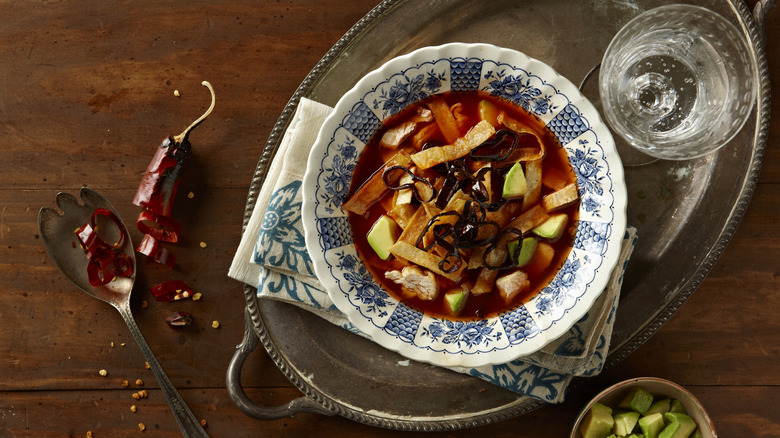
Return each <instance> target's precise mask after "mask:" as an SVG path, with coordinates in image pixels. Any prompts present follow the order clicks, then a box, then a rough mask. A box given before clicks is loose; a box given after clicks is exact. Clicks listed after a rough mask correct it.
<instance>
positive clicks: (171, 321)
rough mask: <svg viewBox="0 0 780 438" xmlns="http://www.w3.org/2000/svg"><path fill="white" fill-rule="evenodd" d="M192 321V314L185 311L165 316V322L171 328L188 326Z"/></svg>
mask: <svg viewBox="0 0 780 438" xmlns="http://www.w3.org/2000/svg"><path fill="white" fill-rule="evenodd" d="M193 321H194V319H193V318H192V315H190V314H189V313H187V312H175V313H173V314H172V315H171V316H169V317H167V318H165V322H166V323H167V324H168V325H169V326H170V327H172V328H181V327H188V326H190V325H192V322H193Z"/></svg>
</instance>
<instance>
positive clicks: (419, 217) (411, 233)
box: [398, 207, 433, 245]
mask: <svg viewBox="0 0 780 438" xmlns="http://www.w3.org/2000/svg"><path fill="white" fill-rule="evenodd" d="M431 217H433V216H429V215H428V211H427V210H426V209H425V208H423V207H417V210H416V211H415V212H414V214H413V215H412V217H411V218H410V219H409V223H407V224H406V228H404V230H403V231H402V232H401V235H400V236H398V241H399V242H400V241H404V242H406V243H409V244H411V245H414V244H415V243H417V238H419V237H420V234H422V232H423V230H425V227H426V226H427V225H428V222H430V220H431Z"/></svg>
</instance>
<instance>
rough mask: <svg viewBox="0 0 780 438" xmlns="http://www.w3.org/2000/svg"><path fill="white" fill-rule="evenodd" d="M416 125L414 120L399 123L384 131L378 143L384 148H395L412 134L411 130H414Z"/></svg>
mask: <svg viewBox="0 0 780 438" xmlns="http://www.w3.org/2000/svg"><path fill="white" fill-rule="evenodd" d="M416 127H417V123H416V122H415V121H414V120H410V121H408V122H405V123H401V124H400V125H398V126H396V127H395V128H393V129H390V130H388V131H387V132H385V135H383V136H382V140H380V141H379V145H380V146H382V147H384V148H390V149H395V148H397V147H398V146H400V145H401V143H403V142H404V140H406V138H407V137H409V136H410V135H412V132H414V129H415V128H416Z"/></svg>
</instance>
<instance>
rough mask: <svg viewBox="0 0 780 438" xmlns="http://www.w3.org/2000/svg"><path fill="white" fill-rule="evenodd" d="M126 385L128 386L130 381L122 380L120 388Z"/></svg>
mask: <svg viewBox="0 0 780 438" xmlns="http://www.w3.org/2000/svg"><path fill="white" fill-rule="evenodd" d="M128 386H130V382H128V381H127V380H122V388H127V387H128Z"/></svg>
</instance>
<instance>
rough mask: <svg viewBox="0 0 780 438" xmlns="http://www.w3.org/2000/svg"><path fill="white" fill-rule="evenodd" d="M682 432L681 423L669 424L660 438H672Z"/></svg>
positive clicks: (660, 434) (662, 430)
mask: <svg viewBox="0 0 780 438" xmlns="http://www.w3.org/2000/svg"><path fill="white" fill-rule="evenodd" d="M679 430H680V423H669V424H667V425H666V426H664V428H663V429H661V433H659V434H658V438H672V437H674V436H676V435H675V434H676V433H677V432H678V431H679ZM686 438H687V436H686Z"/></svg>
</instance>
